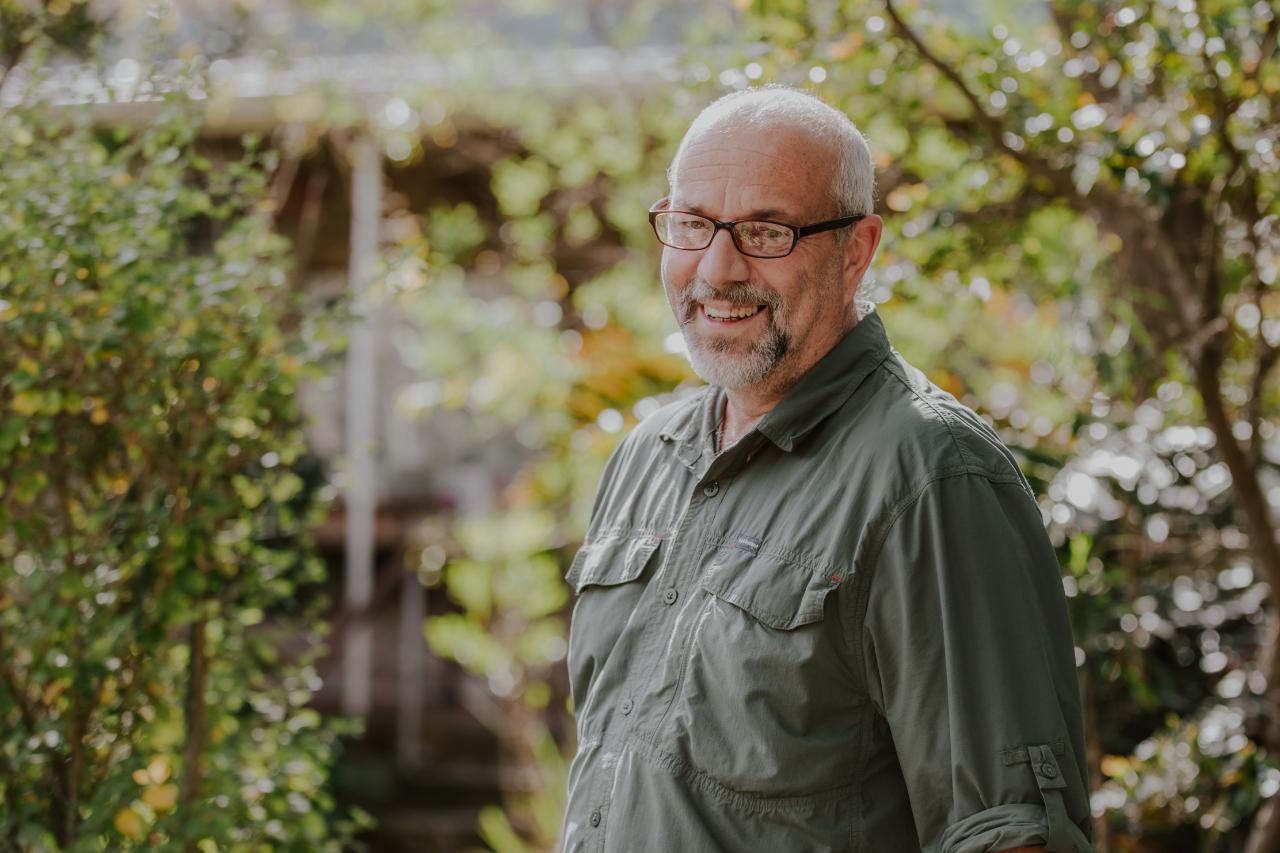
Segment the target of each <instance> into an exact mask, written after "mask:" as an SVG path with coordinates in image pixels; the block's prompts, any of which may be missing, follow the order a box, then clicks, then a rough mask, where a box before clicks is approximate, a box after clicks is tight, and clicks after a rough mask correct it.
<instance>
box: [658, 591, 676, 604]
mask: <svg viewBox="0 0 1280 853" xmlns="http://www.w3.org/2000/svg"><path fill="white" fill-rule="evenodd" d="M679 597H680V593H678V592H676V591H675V588H674V587H672V588H668V589H667V591H666V592H664V593H662V600H663V601H665V602H666V603H667V604H675V603H676V599H677V598H679Z"/></svg>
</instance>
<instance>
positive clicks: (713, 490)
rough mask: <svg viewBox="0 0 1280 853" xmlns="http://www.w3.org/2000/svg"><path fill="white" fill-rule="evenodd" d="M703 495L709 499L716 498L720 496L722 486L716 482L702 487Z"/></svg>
mask: <svg viewBox="0 0 1280 853" xmlns="http://www.w3.org/2000/svg"><path fill="white" fill-rule="evenodd" d="M702 493H703V494H704V495H706V496H707V497H709V498H714V497H715V496H716V495H718V494H720V484H719V483H716V482H712V483H707V484H706V485H705V486H703V487H702Z"/></svg>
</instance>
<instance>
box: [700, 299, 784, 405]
mask: <svg viewBox="0 0 1280 853" xmlns="http://www.w3.org/2000/svg"><path fill="white" fill-rule="evenodd" d="M709 299H719V300H722V301H726V302H729V303H730V304H733V305H743V306H747V305H749V306H752V307H754V306H756V305H763V306H765V308H766V309H767V310H768V312H769V327H768V328H767V329H766V330H765V333H764V335H763V336H762V337H761V338H759V339H758V340H756V341H754V342H753V343H751V344H750V347H749V349H748V350H747V351H746V352H745V353H743V352H742V351H741V350H740V349H738V348H736V347H735V346H733V344H731V343H730V342H728V341H722V340H716V339H712V340H702V339H700V338H698V337H697V336H695V334H694V333H693V331H692V329H693V323H694V321H695V319H696V317H697V313H698V302H699V301H703V300H709ZM780 310H781V300H780V299H779V298H778V295H777V294H776V293H775V292H773V291H771V290H766V289H764V288H761V287H757V286H755V285H752V284H749V283H745V282H744V283H742V284H737V285H734V286H732V287H730V288H728V289H722V290H713V289H712V288H711V287H710V286H708V285H707V284H705V283H703V282H697V281H695V282H694V283H693V284H692V285H691V286H690V287H689V288H687V289H686V290H685V292H684V293H683V294H681V296H680V315H679V316H680V320H681V322H680V332H681V334H682V335H684V342H685V348H686V349H687V350H688V352H689V361H690V362H691V363H692V366H693V371H694V373H696V374H698V376H700V377H701V378H702V380H703V381H704V382H707V383H709V384H711V385H718V386H720V387H721V388H744V387H747V386H750V385H756V384H758V383H760V382H762V381H764V380H765V379H767V378H768V377H769V376H770V375H771V374H772V373H773V372H774V370H776V369H777V367H778V364H779V363H780V362H781V361H782V359H783V358H784V357H785V356H786V355H787V352H788V351H789V350H790V349H791V337H790V336H789V335H788V334H787V333H786V331H785V330H784V329H783V327H782V325H781V324H780V323H779V318H778V313H779V311H780Z"/></svg>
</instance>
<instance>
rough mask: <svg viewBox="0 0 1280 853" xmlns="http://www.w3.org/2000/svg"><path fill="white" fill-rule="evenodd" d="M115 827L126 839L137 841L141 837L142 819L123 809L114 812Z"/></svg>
mask: <svg viewBox="0 0 1280 853" xmlns="http://www.w3.org/2000/svg"><path fill="white" fill-rule="evenodd" d="M115 825H116V829H117V830H118V831H119V833H120V834H121V835H123V836H125V837H126V838H132V839H134V840H137V839H139V838H141V837H142V830H143V826H142V817H141V815H139V814H138V813H137V812H135V811H134V810H133V809H130V808H124V809H121V810H120V811H118V812H116V819H115Z"/></svg>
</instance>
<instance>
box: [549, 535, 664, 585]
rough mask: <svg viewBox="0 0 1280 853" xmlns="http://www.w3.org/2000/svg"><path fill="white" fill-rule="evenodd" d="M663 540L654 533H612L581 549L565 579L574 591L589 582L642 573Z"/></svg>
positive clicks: (620, 580) (624, 580) (623, 580)
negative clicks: (614, 534)
mask: <svg viewBox="0 0 1280 853" xmlns="http://www.w3.org/2000/svg"><path fill="white" fill-rule="evenodd" d="M660 541H661V540H660V539H659V538H658V537H657V536H655V535H652V534H643V535H640V536H612V537H604V538H601V539H597V540H596V541H594V542H589V543H587V544H585V545H583V546H582V547H581V548H579V549H578V553H577V554H576V555H574V558H573V565H571V566H570V567H569V571H568V573H567V574H566V575H565V576H564V579H565V581H566V582H568V584H569V585H570V586H572V587H573V590H574V592H576V593H579V594H580V593H581V592H582V591H583V589H585V588H586V587H588V586H592V585H595V586H617V585H618V584H623V583H630V582H631V581H633V580H636V579H637V578H639V577H640V575H641V573H642V572H644V567H645V566H646V565H647V564H648V562H649V558H650V557H652V556H653V552H654V551H656V550H658V544H659V542H660Z"/></svg>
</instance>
